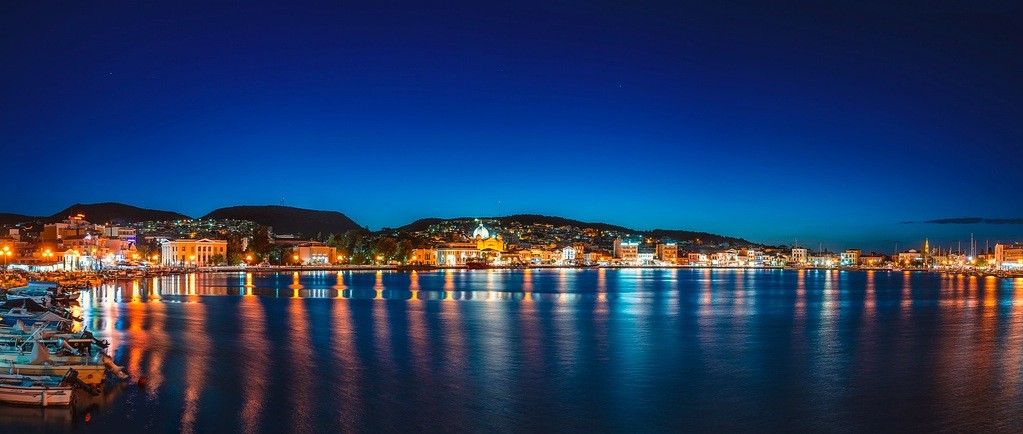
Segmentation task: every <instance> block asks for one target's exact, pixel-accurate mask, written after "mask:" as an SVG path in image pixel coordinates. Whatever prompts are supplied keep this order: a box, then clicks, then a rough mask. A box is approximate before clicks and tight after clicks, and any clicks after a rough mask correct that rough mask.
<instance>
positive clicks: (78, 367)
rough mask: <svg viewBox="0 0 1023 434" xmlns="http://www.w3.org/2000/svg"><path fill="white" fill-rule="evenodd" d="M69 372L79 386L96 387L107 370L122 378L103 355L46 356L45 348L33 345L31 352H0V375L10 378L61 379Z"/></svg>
mask: <svg viewBox="0 0 1023 434" xmlns="http://www.w3.org/2000/svg"><path fill="white" fill-rule="evenodd" d="M69 369H73V370H75V371H76V372H77V377H78V379H79V380H81V382H82V383H85V384H87V385H89V386H98V385H99V384H100V383H101V382H102V381H103V379H104V378H105V377H106V373H107V370H108V369H110V370H111V371H112V372H114V373H115V374H116V375H120V376H124V373H123V372H122V370H121V368H120V367H119V366H117V365H115V364H114V362H113V359H112V358H111V357H110V356H108V355H107V354H105V353H96V354H94V355H93V356H91V357H89V356H57V355H52V354H50V353H49V350H48V349H47V348H46V346H45V345H43V344H41V343H38V342H35V343H34V345H33V347H32V352H31V353H28V354H26V353H20V352H6V351H0V373H8V374H10V375H43V376H62V375H66V374H67V372H68V370H69Z"/></svg>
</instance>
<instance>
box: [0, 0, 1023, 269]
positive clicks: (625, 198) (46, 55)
mask: <svg viewBox="0 0 1023 434" xmlns="http://www.w3.org/2000/svg"><path fill="white" fill-rule="evenodd" d="M175 3H176V2H162V3H161V4H139V2H123V3H115V2H70V3H63V4H60V5H59V6H57V5H56V4H50V3H47V2H5V3H3V5H2V6H0V54H2V58H3V59H4V65H3V68H0V95H2V97H0V132H2V135H0V140H2V143H3V145H2V146H3V149H2V150H3V151H4V154H3V155H4V160H5V162H6V163H7V164H5V167H4V171H5V175H4V179H7V180H8V184H7V185H8V188H6V189H4V190H5V199H4V201H3V203H4V204H5V205H4V206H3V208H4V209H3V211H10V212H19V213H26V214H50V213H53V212H56V211H57V210H59V209H62V208H63V207H65V206H67V205H69V204H71V203H75V202H85V203H89V202H100V201H119V202H125V203H130V204H133V205H137V206H143V207H149V208H157V209H171V210H176V211H180V212H184V213H186V214H190V215H196V216H198V215H202V214H204V213H206V212H207V211H209V210H211V209H213V208H217V207H221V206H228V205H238V204H278V203H280V202H281V200H282V198H283V199H284V203H285V204H287V205H292V206H299V207H305V208H317V209H332V210H339V211H342V212H344V213H346V214H348V215H349V216H351V217H352V218H354V219H355V220H356V221H358V222H360V223H361V224H365V225H369V226H371V227H373V228H379V227H381V226H397V225H401V224H403V223H406V222H408V221H411V220H413V219H416V218H420V217H427V216H439V217H454V216H466V215H467V216H475V215H493V214H497V213H498V212H500V213H502V214H510V213H541V214H551V215H561V216H565V217H571V218H577V219H581V220H590V221H606V222H610V223H616V224H622V225H626V226H631V227H636V228H641V229H650V228H655V227H659V228H679V229H693V230H704V231H711V232H717V233H724V234H729V235H735V236H742V237H746V238H749V239H752V240H756V241H764V242H777V243H782V242H790V241H791V240H792V239H794V238H799V239H801V240H803V242H804V243H807V244H812V245H816V244H817V243H818V242H825V243H827V245H829V246H832V247H833V248H838V247H847V246H849V245H851V244H856V245H861V246H863V247H865V248H868V249H870V248H886V249H890V248H891V244H892V243H891V242H890V241H886V240H904V242H907V243H908V242H910V241H912V242H916V241H917V240H918V239H922V238H923V237H924V236H931V237H932V238H933V239H938V240H947V241H949V242H951V241H952V240H956V239H966V238H968V237H969V233H970V232H976V233H978V236H979V237H986V238H991V239H1015V238H1021V237H1023V225H985V224H977V225H935V224H922V223H917V224H900V223H899V222H902V221H923V220H930V219H938V218H950V217H964V216H977V217H988V218H1019V217H1023V201H1021V200H1019V197H1020V196H1019V191H1020V189H1021V187H1023V167H1021V163H1023V157H1021V151H1020V149H1019V148H1020V147H1021V144H1023V55H1021V54H1023V48H1021V47H1023V30H1021V29H1023V19H1021V16H1023V15H1021V9H1020V6H1019V2H1004V3H1000V2H983V1H981V2H966V1H963V2H951V1H937V2H934V1H918V2H911V3H905V4H903V5H899V6H890V5H888V4H887V3H888V2H782V3H784V6H779V5H766V4H765V5H759V3H769V2H748V3H747V2H732V1H713V2H695V3H693V4H681V3H682V2H665V3H641V2H632V1H621V2H605V3H599V4H589V5H584V4H582V3H581V2H580V3H575V2H557V1H543V2H538V3H536V4H531V5H527V4H525V3H523V2H506V3H505V4H504V5H497V4H491V3H496V2H479V1H473V2H464V3H443V4H440V3H436V4H435V5H434V6H425V5H424V3H427V2H419V1H415V2H397V3H391V2H356V3H350V4H341V2H333V1H331V2H322V3H309V4H305V5H303V6H296V5H293V4H292V2H283V1H282V2H279V3H277V4H274V3H258V2H238V3H240V4H237V5H233V6H212V5H208V4H205V3H206V2H202V3H201V4H193V5H177V4H175ZM498 202H500V203H501V205H500V208H499V207H498Z"/></svg>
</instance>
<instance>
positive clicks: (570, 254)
mask: <svg viewBox="0 0 1023 434" xmlns="http://www.w3.org/2000/svg"><path fill="white" fill-rule="evenodd" d="M576 257H577V254H576V252H575V247H573V246H567V247H565V248H563V249H561V263H563V264H572V263H575V258H576ZM579 257H581V255H579Z"/></svg>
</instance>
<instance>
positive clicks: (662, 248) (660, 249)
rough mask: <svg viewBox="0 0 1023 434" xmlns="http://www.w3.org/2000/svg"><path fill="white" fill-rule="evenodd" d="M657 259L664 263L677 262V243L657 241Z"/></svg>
mask: <svg viewBox="0 0 1023 434" xmlns="http://www.w3.org/2000/svg"><path fill="white" fill-rule="evenodd" d="M657 259H658V260H660V261H661V262H663V263H665V264H672V265H674V264H676V263H678V244H675V243H658V244H657Z"/></svg>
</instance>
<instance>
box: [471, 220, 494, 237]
mask: <svg viewBox="0 0 1023 434" xmlns="http://www.w3.org/2000/svg"><path fill="white" fill-rule="evenodd" d="M472 237H473V238H476V237H479V238H482V239H484V240H485V239H487V238H490V231H488V230H487V228H485V227H483V223H480V225H479V226H476V230H474V231H472Z"/></svg>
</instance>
